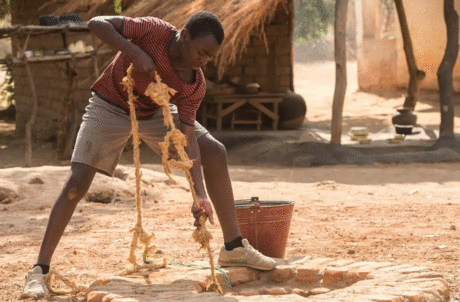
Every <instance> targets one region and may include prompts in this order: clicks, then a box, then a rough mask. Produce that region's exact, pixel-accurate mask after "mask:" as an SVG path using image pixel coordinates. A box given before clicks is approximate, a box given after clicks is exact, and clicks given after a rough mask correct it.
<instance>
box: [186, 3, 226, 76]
mask: <svg viewBox="0 0 460 302" xmlns="http://www.w3.org/2000/svg"><path fill="white" fill-rule="evenodd" d="M223 40H224V28H223V26H222V23H221V22H220V20H219V18H217V16H216V15H214V14H213V13H211V12H206V11H200V12H197V13H195V14H193V15H192V16H190V18H189V19H188V20H187V23H186V24H185V26H184V28H183V29H182V32H181V37H180V41H181V44H182V47H181V48H182V49H181V50H182V55H183V57H184V59H185V61H186V64H187V65H189V67H191V68H193V69H199V68H201V67H203V66H204V65H206V63H207V62H208V61H210V60H212V59H213V58H214V57H215V55H216V54H217V52H218V51H219V48H220V45H221V44H222V41H223Z"/></svg>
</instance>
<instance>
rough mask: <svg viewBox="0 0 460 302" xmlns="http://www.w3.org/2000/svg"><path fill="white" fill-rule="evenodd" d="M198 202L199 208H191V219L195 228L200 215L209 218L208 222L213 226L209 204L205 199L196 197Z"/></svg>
mask: <svg viewBox="0 0 460 302" xmlns="http://www.w3.org/2000/svg"><path fill="white" fill-rule="evenodd" d="M198 201H199V202H200V208H196V207H195V206H193V207H192V213H193V217H194V218H195V223H194V225H195V226H199V219H200V216H201V215H206V216H207V217H208V218H209V222H210V223H211V224H214V216H213V211H212V205H211V202H210V201H209V200H208V199H207V198H200V197H198Z"/></svg>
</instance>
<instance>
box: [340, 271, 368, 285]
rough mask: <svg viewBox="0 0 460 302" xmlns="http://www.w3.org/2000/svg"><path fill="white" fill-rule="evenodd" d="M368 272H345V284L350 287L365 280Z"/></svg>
mask: <svg viewBox="0 0 460 302" xmlns="http://www.w3.org/2000/svg"><path fill="white" fill-rule="evenodd" d="M368 276H369V272H347V273H346V274H345V284H346V285H352V284H354V283H356V282H359V281H362V280H365V279H367V277H368Z"/></svg>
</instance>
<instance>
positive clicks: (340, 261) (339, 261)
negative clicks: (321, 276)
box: [328, 259, 354, 267]
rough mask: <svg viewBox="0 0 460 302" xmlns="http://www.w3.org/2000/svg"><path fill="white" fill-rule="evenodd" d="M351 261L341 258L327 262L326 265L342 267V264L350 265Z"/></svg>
mask: <svg viewBox="0 0 460 302" xmlns="http://www.w3.org/2000/svg"><path fill="white" fill-rule="evenodd" d="M353 263H354V261H353V260H348V259H341V260H337V261H334V262H332V263H329V264H328V267H329V266H334V267H342V266H345V265H350V264H353Z"/></svg>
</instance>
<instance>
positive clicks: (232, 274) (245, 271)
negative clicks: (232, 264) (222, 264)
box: [216, 267, 258, 286]
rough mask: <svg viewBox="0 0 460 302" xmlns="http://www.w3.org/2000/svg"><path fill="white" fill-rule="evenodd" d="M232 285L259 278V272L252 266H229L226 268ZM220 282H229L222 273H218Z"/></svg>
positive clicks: (217, 276)
mask: <svg viewBox="0 0 460 302" xmlns="http://www.w3.org/2000/svg"><path fill="white" fill-rule="evenodd" d="M225 272H226V273H227V276H228V278H229V279H230V283H231V284H232V286H234V285H238V284H243V283H247V282H251V281H254V280H257V277H258V272H257V271H256V270H253V269H250V268H246V267H243V268H228V269H226V270H225ZM216 278H217V281H218V282H219V284H221V285H224V284H227V279H226V278H225V277H224V275H223V274H222V273H220V272H219V273H218V274H216Z"/></svg>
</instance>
